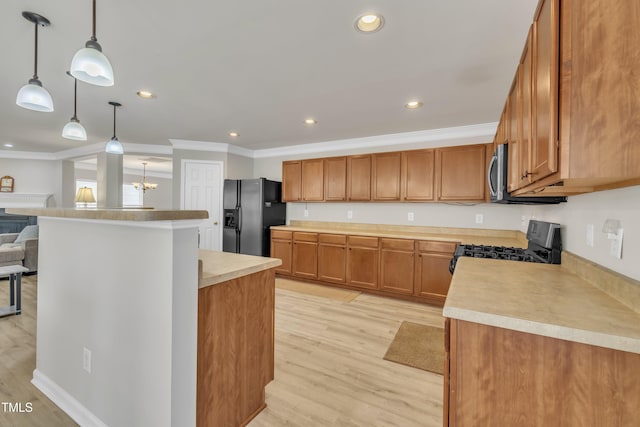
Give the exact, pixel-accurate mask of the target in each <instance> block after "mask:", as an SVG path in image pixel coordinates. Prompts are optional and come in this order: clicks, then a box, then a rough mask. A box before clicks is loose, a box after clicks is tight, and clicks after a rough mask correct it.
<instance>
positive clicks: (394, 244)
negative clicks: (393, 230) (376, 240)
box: [380, 238, 414, 251]
mask: <svg viewBox="0 0 640 427" xmlns="http://www.w3.org/2000/svg"><path fill="white" fill-rule="evenodd" d="M413 245H414V243H413V240H407V239H388V238H384V239H380V247H381V248H382V249H399V250H402V251H413Z"/></svg>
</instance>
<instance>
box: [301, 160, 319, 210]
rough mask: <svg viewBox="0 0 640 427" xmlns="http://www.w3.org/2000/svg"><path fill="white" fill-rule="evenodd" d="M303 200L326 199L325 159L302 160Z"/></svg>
mask: <svg viewBox="0 0 640 427" xmlns="http://www.w3.org/2000/svg"><path fill="white" fill-rule="evenodd" d="M302 200H304V201H305V202H321V201H323V200H324V160H323V159H310V160H303V161H302Z"/></svg>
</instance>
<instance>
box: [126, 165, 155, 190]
mask: <svg viewBox="0 0 640 427" xmlns="http://www.w3.org/2000/svg"><path fill="white" fill-rule="evenodd" d="M131 184H133V188H135V189H136V190H142V192H143V193H146V192H147V190H155V189H156V188H158V184H153V183H151V182H147V162H142V182H132V183H131Z"/></svg>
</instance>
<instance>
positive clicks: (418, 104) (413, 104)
mask: <svg viewBox="0 0 640 427" xmlns="http://www.w3.org/2000/svg"><path fill="white" fill-rule="evenodd" d="M422 105H423V104H422V102H420V101H409V102H407V103H406V104H404V106H405V108H408V109H410V110H413V109H415V108H420V107H422Z"/></svg>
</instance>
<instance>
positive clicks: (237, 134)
mask: <svg viewBox="0 0 640 427" xmlns="http://www.w3.org/2000/svg"><path fill="white" fill-rule="evenodd" d="M229 136H231V137H233V138H235V137H238V136H240V134H239V133H238V132H229Z"/></svg>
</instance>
